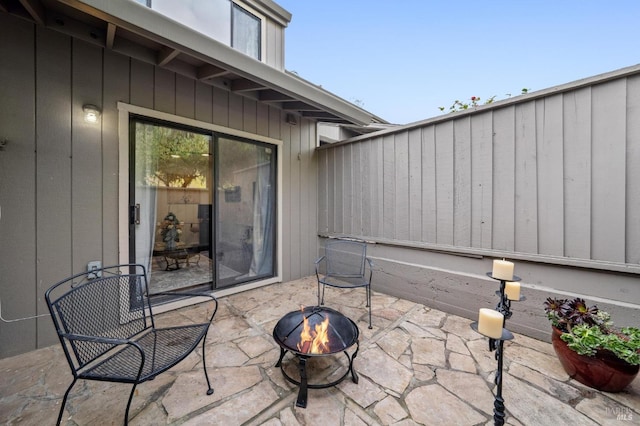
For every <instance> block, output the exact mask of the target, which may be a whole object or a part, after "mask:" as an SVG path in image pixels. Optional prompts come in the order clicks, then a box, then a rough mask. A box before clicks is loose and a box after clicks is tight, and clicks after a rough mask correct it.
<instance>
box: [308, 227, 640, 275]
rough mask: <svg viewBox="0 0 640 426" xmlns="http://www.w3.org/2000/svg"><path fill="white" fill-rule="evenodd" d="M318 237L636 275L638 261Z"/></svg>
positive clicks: (639, 270)
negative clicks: (635, 262)
mask: <svg viewBox="0 0 640 426" xmlns="http://www.w3.org/2000/svg"><path fill="white" fill-rule="evenodd" d="M318 236H319V237H320V238H338V239H354V240H358V241H365V242H366V243H368V244H379V245H384V246H389V247H401V248H409V249H415V250H425V251H432V252H440V253H446V254H451V255H455V256H464V257H474V258H478V259H481V258H484V257H491V258H508V259H509V260H521V261H525V262H535V263H547V264H551V265H560V266H572V267H576V268H584V269H595V270H599V271H610V272H621V273H626V274H634V275H640V265H632V264H627V263H618V262H605V261H597V260H588V259H567V258H565V257H556V256H546V255H534V254H527V253H514V252H510V251H499V250H488V249H476V248H466V247H455V246H447V245H440V244H429V243H419V242H415V241H402V240H391V239H386V238H375V237H368V236H362V235H348V234H339V233H319V234H318Z"/></svg>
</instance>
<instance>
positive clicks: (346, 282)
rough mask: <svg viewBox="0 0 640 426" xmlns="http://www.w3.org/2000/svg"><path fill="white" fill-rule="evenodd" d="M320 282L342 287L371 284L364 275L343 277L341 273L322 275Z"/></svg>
mask: <svg viewBox="0 0 640 426" xmlns="http://www.w3.org/2000/svg"><path fill="white" fill-rule="evenodd" d="M320 283H322V284H326V285H328V286H331V287H340V288H352V287H366V286H368V285H369V282H368V281H367V280H366V279H365V278H364V277H343V276H339V275H337V276H336V275H327V276H324V277H321V278H320Z"/></svg>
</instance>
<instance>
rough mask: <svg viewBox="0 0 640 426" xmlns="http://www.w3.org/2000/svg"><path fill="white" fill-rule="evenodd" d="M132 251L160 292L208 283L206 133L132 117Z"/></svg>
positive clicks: (209, 165)
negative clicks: (133, 218)
mask: <svg viewBox="0 0 640 426" xmlns="http://www.w3.org/2000/svg"><path fill="white" fill-rule="evenodd" d="M131 136H132V137H131V140H133V144H132V146H133V152H132V154H133V155H132V165H133V170H135V172H134V174H135V176H134V178H133V179H132V182H131V184H132V185H133V186H134V188H132V190H131V191H130V193H131V194H133V197H134V200H132V201H133V202H132V204H131V205H132V206H135V207H134V212H133V213H134V214H133V216H134V217H135V220H134V221H133V222H134V223H133V224H132V226H133V227H134V230H133V233H132V237H133V238H131V246H132V247H131V249H130V253H132V254H134V255H135V259H132V260H134V261H135V262H136V263H141V264H143V265H145V266H146V267H147V270H148V271H149V291H150V292H151V293H152V294H153V293H158V292H161V291H167V290H176V289H183V288H189V287H195V286H201V285H207V286H209V288H210V287H211V283H212V281H213V280H212V276H213V274H212V270H213V269H212V268H213V261H212V259H211V253H212V252H213V251H212V250H211V211H212V208H211V198H212V197H211V194H212V189H211V188H212V181H213V179H212V173H211V170H212V161H211V155H210V152H211V142H212V138H211V135H209V134H202V133H197V132H195V131H191V130H184V129H178V128H173V127H169V126H165V125H162V124H160V123H155V122H146V121H142V120H133V121H132V123H131Z"/></svg>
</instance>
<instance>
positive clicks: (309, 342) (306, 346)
mask: <svg viewBox="0 0 640 426" xmlns="http://www.w3.org/2000/svg"><path fill="white" fill-rule="evenodd" d="M297 347H298V351H300V353H305V354H308V353H311V354H322V353H325V352H329V317H327V318H325V319H324V320H323V321H322V322H321V323H320V324H316V325H315V327H314V330H311V327H310V326H309V319H308V318H307V317H304V319H303V325H302V331H301V332H300V342H298V344H297Z"/></svg>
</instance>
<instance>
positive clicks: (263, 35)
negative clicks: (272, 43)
mask: <svg viewBox="0 0 640 426" xmlns="http://www.w3.org/2000/svg"><path fill="white" fill-rule="evenodd" d="M234 6H236V7H238V8H240V9H242V10H244V11H245V12H247V13H249V14H250V15H253V16H255V17H256V18H257V19H258V21H260V31H259V36H258V44H259V46H260V47H259V54H260V57H258V58H254V59H256V60H257V61H260V62H266V61H265V56H266V50H267V49H266V46H265V44H266V43H265V40H266V25H265V24H266V22H267V19H266V18H265V16H264V15H263V14H261V13H260V12H258V11H257V10H255V9H253V8H252V7H249V6H248V5H246V4H244V3H241V2H239V1H236V0H230V1H229V7H230V8H231V34H230V39H231V42H230V43H229V44H230V47H232V48H233V49H236V48H235V47H234V46H233V31H234V28H233V13H234V9H233V8H234ZM236 50H238V52H242V51H241V50H239V49H236ZM242 53H243V54H245V55H247V56H249V57H253V56H251V55H248V54H246V53H244V52H242Z"/></svg>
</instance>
